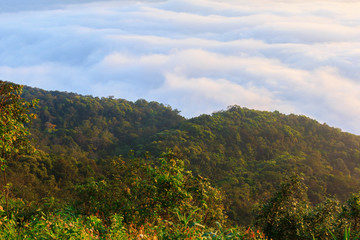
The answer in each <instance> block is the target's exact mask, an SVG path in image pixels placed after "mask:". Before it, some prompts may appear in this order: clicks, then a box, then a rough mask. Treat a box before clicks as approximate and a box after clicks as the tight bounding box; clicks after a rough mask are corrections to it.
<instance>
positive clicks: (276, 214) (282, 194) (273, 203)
mask: <svg viewBox="0 0 360 240" xmlns="http://www.w3.org/2000/svg"><path fill="white" fill-rule="evenodd" d="M302 181H303V179H302V178H301V177H300V176H298V175H293V176H291V177H290V178H289V179H288V181H286V182H284V183H282V184H281V187H280V189H279V190H278V191H277V192H276V193H275V194H274V195H273V196H272V197H271V198H270V199H269V200H268V201H267V202H266V203H264V204H263V205H261V206H260V210H259V211H258V213H257V216H256V224H257V225H258V226H260V227H261V228H262V230H263V231H264V233H265V234H266V235H267V236H268V237H269V238H271V239H303V238H302V235H303V233H304V232H305V231H306V229H305V227H306V224H305V222H304V217H305V216H306V212H307V209H308V208H309V205H308V201H307V195H306V186H305V185H304V184H303V182H302Z"/></svg>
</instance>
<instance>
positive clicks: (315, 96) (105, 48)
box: [0, 0, 360, 134]
mask: <svg viewBox="0 0 360 240" xmlns="http://www.w3.org/2000/svg"><path fill="white" fill-rule="evenodd" d="M0 6H1V8H0V46H1V48H0V79H2V80H8V81H12V82H16V83H20V84H26V85H30V86H34V87H40V88H44V89H47V90H61V91H69V92H77V93H81V94H90V95H94V96H105V97H106V96H115V97H118V98H124V99H128V100H132V101H134V100H137V99H139V98H144V99H146V100H149V101H159V102H162V103H165V104H169V105H170V106H172V107H173V108H177V109H179V110H180V111H181V113H182V115H184V116H186V117H193V116H197V115H199V114H202V113H212V112H214V111H218V110H222V109H226V107H227V106H229V105H233V104H237V105H240V106H243V107H248V108H253V109H259V110H270V111H273V110H279V111H280V112H283V113H295V114H304V115H307V116H310V117H312V118H315V119H317V120H319V121H321V122H326V123H327V124H329V125H331V126H336V127H339V128H341V129H343V130H345V131H350V132H352V133H356V134H360V124H359V122H360V67H359V63H360V17H359V16H360V15H359V10H360V2H359V1H338V0H319V1H318V0H315V1H314V0H313V1H310V0H302V1H298V0H283V1H280V0H252V1H248V0H226V1H220V0H164V1H156V0H152V1H150V0H147V1H135V0H132V1H124V0H117V1H115V0H113V1H111V0H108V1H96V0H76V1H75V0H57V1H56V0H54V1H48V0H32V1H28V0H13V1H8V0H0Z"/></svg>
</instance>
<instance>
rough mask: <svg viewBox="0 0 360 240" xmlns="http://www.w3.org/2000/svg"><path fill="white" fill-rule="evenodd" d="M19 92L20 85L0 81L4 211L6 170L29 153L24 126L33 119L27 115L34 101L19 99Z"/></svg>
mask: <svg viewBox="0 0 360 240" xmlns="http://www.w3.org/2000/svg"><path fill="white" fill-rule="evenodd" d="M21 92H22V86H21V85H16V84H12V83H9V82H4V81H0V170H1V172H2V179H3V181H2V191H3V193H4V196H5V199H6V210H7V209H8V204H7V202H8V198H9V188H10V184H8V181H7V175H6V173H7V171H6V168H7V167H8V162H9V161H10V160H11V159H12V158H14V157H16V156H19V155H20V154H21V153H24V152H29V149H30V147H31V145H30V142H29V140H28V138H26V136H27V135H29V134H30V133H29V131H28V129H27V128H26V127H25V126H24V124H25V123H29V122H30V119H31V118H35V115H34V114H29V111H30V110H29V109H30V108H33V107H34V106H35V105H36V100H33V101H32V102H27V101H25V100H24V99H22V98H21Z"/></svg>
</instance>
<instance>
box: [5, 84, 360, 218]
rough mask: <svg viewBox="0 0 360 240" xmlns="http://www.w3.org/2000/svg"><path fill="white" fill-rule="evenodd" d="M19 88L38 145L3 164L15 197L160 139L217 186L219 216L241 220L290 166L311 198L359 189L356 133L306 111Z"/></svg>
mask: <svg viewBox="0 0 360 240" xmlns="http://www.w3.org/2000/svg"><path fill="white" fill-rule="evenodd" d="M23 97H24V98H26V99H29V100H30V99H34V98H37V99H40V102H39V108H38V109H37V110H36V113H37V114H38V119H36V120H35V121H33V123H32V125H31V126H30V129H31V132H32V136H33V140H34V141H35V143H36V146H37V148H38V149H40V150H41V151H40V153H39V154H38V156H37V157H31V158H30V157H29V158H24V159H21V160H20V162H14V163H12V165H11V169H12V171H11V172H10V178H12V182H14V190H15V191H14V193H15V194H17V195H19V196H20V197H23V198H28V199H36V198H39V197H43V196H44V195H47V196H50V195H54V194H55V195H57V196H59V197H63V198H66V196H67V194H66V191H67V189H69V187H70V186H72V185H73V184H76V183H81V182H83V181H85V180H86V179H88V178H90V177H92V178H98V179H99V178H104V177H105V176H106V171H107V169H108V167H109V162H110V161H111V159H113V158H114V157H117V156H118V155H127V153H128V152H129V151H130V150H134V152H135V154H137V155H142V154H145V153H146V152H147V151H149V152H150V153H151V154H153V155H158V154H160V153H161V152H163V151H165V150H166V149H169V148H170V149H172V150H173V151H174V152H175V154H176V155H177V156H178V157H179V158H181V159H183V160H185V162H186V163H187V168H188V169H190V170H192V171H193V172H194V173H195V174H200V175H202V176H204V177H207V178H209V179H210V180H211V182H212V183H213V184H215V186H218V187H220V188H221V189H222V190H223V191H224V192H225V193H226V196H227V199H226V204H225V205H226V206H227V211H228V215H229V218H230V219H232V220H234V221H236V222H237V223H248V222H249V221H250V219H251V218H252V213H251V210H252V207H253V205H254V204H256V203H259V201H261V200H263V199H265V198H266V197H268V196H270V194H271V193H272V192H273V191H274V190H275V189H276V186H277V185H278V184H279V183H280V181H281V180H282V179H284V176H286V175H289V174H291V173H292V172H295V173H300V174H304V177H305V179H306V184H307V185H308V186H309V190H308V196H309V199H310V200H311V201H312V202H313V203H317V202H320V201H322V200H323V199H324V197H325V196H327V195H335V196H336V197H337V198H339V199H340V200H345V199H347V198H348V197H349V194H350V193H351V192H357V191H359V189H360V136H356V135H353V134H349V133H345V132H342V131H341V130H339V129H337V128H332V127H329V126H327V125H326V124H320V123H318V122H317V121H315V120H312V119H310V118H308V117H306V116H297V115H284V114H281V113H279V112H277V111H275V112H266V111H256V110H250V109H247V108H241V107H239V106H232V107H229V108H228V109H227V110H225V111H220V112H217V113H214V114H212V115H201V116H199V117H196V118H192V119H185V118H184V117H182V116H181V115H180V114H179V111H177V110H173V109H172V108H171V107H169V106H165V105H163V104H160V103H157V102H147V101H145V100H138V101H136V102H130V101H127V100H123V99H113V98H97V97H92V96H80V95H77V94H74V93H65V92H57V91H44V90H41V89H35V88H29V87H26V88H24V93H23ZM15 173H16V174H15Z"/></svg>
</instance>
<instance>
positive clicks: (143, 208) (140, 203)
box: [78, 152, 225, 225]
mask: <svg viewBox="0 0 360 240" xmlns="http://www.w3.org/2000/svg"><path fill="white" fill-rule="evenodd" d="M109 178H110V179H109V180H102V181H90V182H88V183H87V184H85V185H82V186H80V187H79V188H78V193H79V198H80V206H83V207H84V211H85V212H90V213H101V214H103V215H104V216H110V215H111V214H113V213H121V215H123V216H124V221H125V222H126V223H135V224H137V225H141V224H144V223H145V222H147V223H155V224H159V223H161V222H163V221H164V220H166V221H170V222H173V223H177V222H178V221H179V214H180V215H181V216H190V215H191V217H192V219H191V220H192V221H194V222H197V223H201V224H205V225H212V224H215V221H218V222H221V223H224V221H225V214H224V207H223V205H222V194H221V192H220V191H219V190H217V189H215V188H213V187H211V186H210V183H209V182H208V180H207V179H205V178H202V177H200V176H193V175H192V173H191V172H190V171H186V170H185V169H184V163H183V161H181V160H179V159H177V158H176V157H174V155H173V153H171V152H168V153H166V154H163V155H162V156H161V157H160V158H155V159H151V158H148V157H145V158H131V159H127V160H126V161H124V160H123V159H122V158H119V159H115V160H114V161H113V165H112V174H111V176H110V177H109Z"/></svg>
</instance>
